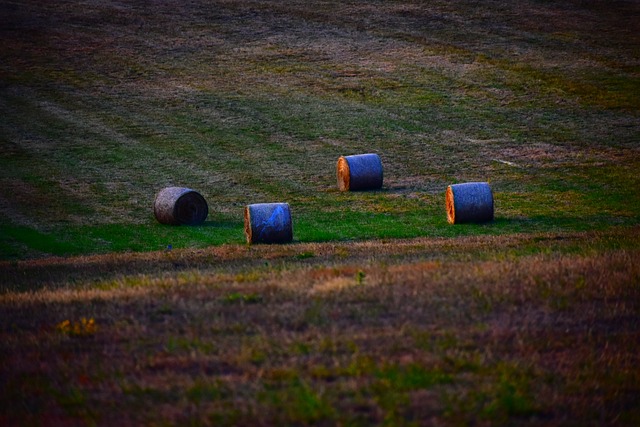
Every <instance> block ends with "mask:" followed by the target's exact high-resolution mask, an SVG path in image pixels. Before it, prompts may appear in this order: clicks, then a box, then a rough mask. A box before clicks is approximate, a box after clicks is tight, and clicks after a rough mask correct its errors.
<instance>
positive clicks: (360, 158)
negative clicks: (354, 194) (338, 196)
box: [336, 153, 382, 191]
mask: <svg viewBox="0 0 640 427" xmlns="http://www.w3.org/2000/svg"><path fill="white" fill-rule="evenodd" d="M336 173H337V175H338V189H340V191H359V190H377V189H379V188H381V187H382V161H381V160H380V157H379V156H378V155H377V154H373V153H369V154H357V155H353V156H341V157H340V158H339V159H338V164H337V165H336Z"/></svg>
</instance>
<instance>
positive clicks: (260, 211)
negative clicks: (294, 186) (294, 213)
mask: <svg viewBox="0 0 640 427" xmlns="http://www.w3.org/2000/svg"><path fill="white" fill-rule="evenodd" d="M244 234H245V236H246V237H247V243H289V242H291V241H292V240H293V226H292V224H291V210H290V209H289V204H288V203H256V204H253V205H247V206H246V207H245V208H244Z"/></svg>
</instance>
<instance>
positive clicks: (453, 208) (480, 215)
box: [445, 182, 493, 224]
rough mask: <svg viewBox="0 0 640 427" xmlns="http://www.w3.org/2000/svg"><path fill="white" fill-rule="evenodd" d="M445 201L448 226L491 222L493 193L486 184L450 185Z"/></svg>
mask: <svg viewBox="0 0 640 427" xmlns="http://www.w3.org/2000/svg"><path fill="white" fill-rule="evenodd" d="M445 199H446V207H447V221H449V223H450V224H462V223H466V222H475V223H481V222H488V221H493V193H492V192H491V187H489V184H488V183H486V182H467V183H464V184H453V185H450V186H449V187H447V192H446V196H445Z"/></svg>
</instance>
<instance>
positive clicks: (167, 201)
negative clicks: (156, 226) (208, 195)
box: [153, 187, 209, 225]
mask: <svg viewBox="0 0 640 427" xmlns="http://www.w3.org/2000/svg"><path fill="white" fill-rule="evenodd" d="M153 213H154V214H155V216H156V219H157V220H158V222H160V223H162V224H170V225H198V224H202V223H203V222H204V220H205V219H207V215H209V206H207V201H206V200H205V199H204V197H202V195H200V193H198V192H197V191H194V190H191V189H190V188H183V187H167V188H164V189H162V190H160V192H159V193H158V194H157V195H156V200H155V203H154V208H153Z"/></svg>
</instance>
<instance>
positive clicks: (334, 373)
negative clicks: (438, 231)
mask: <svg viewBox="0 0 640 427" xmlns="http://www.w3.org/2000/svg"><path fill="white" fill-rule="evenodd" d="M638 241H639V238H638V230H637V229H630V230H626V231H619V232H607V233H573V234H540V235H512V236H501V237H469V238H460V239H411V240H405V241H388V242H385V241H370V242H359V243H353V244H335V243H331V244H293V245H286V246H250V247H249V246H223V247H216V248H211V249H207V250H200V251H186V250H185V251H172V252H167V253H149V254H120V255H109V256H91V257H81V258H67V259H47V260H33V261H25V262H16V263H3V264H2V265H1V267H0V271H1V272H2V282H3V284H4V285H5V289H4V293H3V294H2V295H1V296H0V314H1V316H2V317H1V319H0V326H1V329H0V342H1V343H2V344H1V346H2V348H1V350H2V351H1V352H0V354H2V364H1V366H2V369H1V370H0V377H1V378H2V381H3V384H5V387H4V388H3V390H2V392H1V393H0V401H2V403H3V404H2V405H1V407H2V410H1V411H0V418H1V419H2V420H3V422H4V424H8V425H12V424H18V423H19V424H24V423H28V424H47V423H48V422H49V420H55V421H56V422H60V423H76V422H79V423H85V422H87V423H91V422H95V423H98V424H101V425H108V424H111V423H113V422H116V421H117V422H118V423H120V424H123V425H133V424H139V423H144V424H148V423H151V424H153V423H162V422H169V423H180V424H182V423H186V422H192V423H195V424H201V425H212V424H216V425H220V424H223V425H249V424H251V425H273V424H281V423H284V424H321V425H324V424H330V425H333V424H339V423H351V424H356V425H370V424H381V423H383V422H385V420H387V421H386V422H392V423H394V424H402V423H410V422H416V423H427V422H428V423H431V422H435V423H438V424H444V425H457V424H468V423H479V424H501V423H509V424H510V423H516V424H527V425H548V424H564V423H573V422H576V423H579V424H583V425H590V424H592V423H593V422H594V420H597V422H601V421H602V422H604V423H606V424H611V425H632V424H633V423H634V422H636V421H638V419H639V418H638V417H639V416H640V413H638V411H637V407H636V406H635V405H634V402H635V401H637V398H638V396H639V395H640V390H639V389H638V386H637V384H639V382H638V381H640V377H639V376H638V371H637V369H635V367H636V366H637V364H638V362H640V360H638V354H640V352H639V350H640V349H639V348H638V343H639V342H640V335H639V334H638V328H637V325H638V322H639V321H640V319H639V318H638V313H639V309H640V288H638V283H640V263H638V260H639V259H640V252H639V251H638ZM577 252H580V253H577ZM527 253H528V254H527ZM23 281H24V282H23ZM23 286H24V287H23ZM11 289H15V290H11ZM27 289H28V290H27ZM83 318H84V319H89V320H87V321H86V322H85V323H82V319H83ZM90 319H93V322H94V323H91V326H90V327H89V326H82V325H89V323H90V321H91V320H90ZM66 320H69V321H70V323H71V325H74V324H76V325H80V326H78V327H77V332H73V327H72V326H70V327H67V326H65V325H64V324H63V323H62V322H64V321H66ZM116 408H118V409H117V410H116ZM116 414H117V415H116ZM390 420H391V421H390Z"/></svg>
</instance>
